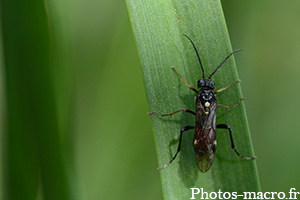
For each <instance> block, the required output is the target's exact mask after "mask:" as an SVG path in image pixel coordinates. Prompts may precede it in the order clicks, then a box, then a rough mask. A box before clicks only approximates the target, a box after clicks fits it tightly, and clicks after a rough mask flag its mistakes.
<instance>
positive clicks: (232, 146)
mask: <svg viewBox="0 0 300 200" xmlns="http://www.w3.org/2000/svg"><path fill="white" fill-rule="evenodd" d="M217 128H222V129H227V130H228V131H229V135H230V140H231V149H233V150H234V151H235V153H236V154H237V155H238V156H239V157H241V158H243V159H246V160H253V159H256V156H254V157H244V156H242V155H241V154H239V152H238V151H237V150H236V148H235V145H234V142H233V138H232V133H231V128H230V126H228V125H227V124H218V125H217Z"/></svg>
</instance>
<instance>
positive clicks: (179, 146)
mask: <svg viewBox="0 0 300 200" xmlns="http://www.w3.org/2000/svg"><path fill="white" fill-rule="evenodd" d="M193 128H194V126H185V127H183V128H182V129H181V131H180V138H179V143H178V148H177V152H176V153H175V155H174V156H173V158H172V160H171V161H170V162H169V163H168V164H166V165H164V166H162V167H158V168H157V169H158V170H161V169H164V168H166V167H168V166H169V165H170V164H171V163H172V162H173V161H174V160H175V158H176V156H177V155H178V153H179V152H180V148H181V140H182V133H183V132H185V131H188V130H190V129H193Z"/></svg>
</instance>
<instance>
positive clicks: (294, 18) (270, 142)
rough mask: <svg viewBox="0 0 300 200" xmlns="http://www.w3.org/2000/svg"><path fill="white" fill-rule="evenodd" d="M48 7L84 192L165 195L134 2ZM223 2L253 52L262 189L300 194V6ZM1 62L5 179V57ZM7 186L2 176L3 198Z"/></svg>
mask: <svg viewBox="0 0 300 200" xmlns="http://www.w3.org/2000/svg"><path fill="white" fill-rule="evenodd" d="M48 5H49V7H48V8H49V9H50V16H52V20H51V23H52V26H54V27H52V28H53V29H52V30H54V32H55V33H56V34H55V35H54V36H53V37H54V39H55V41H56V43H58V44H60V45H57V47H58V48H57V49H55V52H56V53H55V55H54V59H56V60H54V61H53V63H54V64H55V63H57V66H59V67H57V69H54V71H56V72H57V74H55V75H54V77H55V78H56V79H54V80H57V82H54V85H55V87H56V91H55V92H56V95H58V99H57V102H58V108H59V110H58V114H59V120H60V124H61V126H60V127H68V129H69V130H70V133H69V135H68V137H66V138H64V141H67V142H66V144H67V145H66V146H67V147H68V148H70V149H72V150H71V151H67V152H69V154H67V155H68V156H69V157H70V158H69V159H67V160H72V162H70V163H71V164H70V165H71V166H72V167H71V168H72V170H73V172H72V173H70V174H72V175H71V177H72V179H71V181H72V183H73V184H74V185H75V188H76V196H77V197H78V199H88V200H98V199H124V200H125V199H145V200H146V199H151V200H153V199H156V200H158V199H162V192H161V184H160V177H159V172H158V171H157V170H156V168H157V166H158V164H157V159H156V152H155V148H154V140H153V135H152V125H151V120H150V117H149V116H147V115H146V113H147V112H148V111H149V110H148V106H147V102H146V96H145V91H144V84H143V77H142V73H141V67H140V63H139V58H138V54H137V50H136V47H135V41H134V38H133V34H132V30H131V27H130V22H129V18H128V13H127V10H126V4H125V2H124V1H119V0H110V1H107V0H106V1H105V0H102V1H101V0H100V1H91V0H85V1H78V0H74V1H72V2H62V1H53V3H50V2H49V3H48ZM222 5H223V9H224V13H225V18H226V21H227V25H228V29H229V34H230V38H231V41H232V45H233V48H234V49H237V48H244V49H246V51H244V52H243V53H241V54H239V55H238V56H235V58H236V63H237V67H238V73H239V77H240V79H241V80H242V82H241V87H242V92H243V95H244V97H245V99H246V101H245V105H246V111H247V116H248V121H249V126H250V131H251V135H252V139H253V145H254V151H255V155H256V156H257V168H258V172H259V178H260V181H261V188H262V191H263V192H266V191H269V192H286V194H287V192H288V191H289V189H290V188H296V191H298V192H300V183H299V181H298V180H299V178H300V173H299V172H298V169H299V168H298V167H299V166H300V159H299V157H298V156H299V153H300V149H299V147H298V144H299V143H300V134H299V130H300V128H299V127H298V123H299V122H298V121H299V118H300V114H299V111H300V104H299V103H298V102H299V100H300V90H299V84H300V78H299V75H300V66H299V63H300V37H299V33H300V25H299V22H300V12H299V9H300V2H299V1H297V0H290V1H288V2H287V1H280V0H252V1H239V0H226V1H225V0H224V1H222ZM2 50H3V48H1V52H2ZM0 64H1V82H0V89H1V98H0V106H1V110H0V114H1V118H0V119H1V121H0V125H1V126H0V131H1V147H2V148H1V160H2V164H1V165H0V168H1V176H2V177H3V175H4V174H5V171H4V167H3V166H4V164H5V163H4V162H5V159H4V158H5V151H4V148H3V146H5V138H4V134H3V132H4V130H5V128H4V127H5V120H6V117H5V109H6V104H5V93H4V91H5V72H4V70H3V64H4V61H3V57H2V56H1V62H0ZM64 81H65V82H64ZM195 81H196V80H195ZM193 84H194V85H195V84H196V82H195V83H193ZM60 95H61V96H60ZM70 109H71V111H69V110H70ZM61 129H63V128H61ZM70 152H71V153H70ZM20 167H22V163H20ZM245 181H247V180H245ZM4 190H5V180H4V179H2V180H1V190H0V192H1V193H0V194H1V196H0V198H1V197H3V193H4V192H5V191H4Z"/></svg>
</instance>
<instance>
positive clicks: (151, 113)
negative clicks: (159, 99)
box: [148, 108, 196, 117]
mask: <svg viewBox="0 0 300 200" xmlns="http://www.w3.org/2000/svg"><path fill="white" fill-rule="evenodd" d="M182 111H184V112H187V113H191V114H193V115H196V113H195V112H194V111H191V110H190V109H187V108H183V109H181V110H177V111H175V112H172V113H170V114H162V115H161V114H158V113H155V112H148V115H157V116H160V117H164V116H172V115H174V114H176V113H179V112H182Z"/></svg>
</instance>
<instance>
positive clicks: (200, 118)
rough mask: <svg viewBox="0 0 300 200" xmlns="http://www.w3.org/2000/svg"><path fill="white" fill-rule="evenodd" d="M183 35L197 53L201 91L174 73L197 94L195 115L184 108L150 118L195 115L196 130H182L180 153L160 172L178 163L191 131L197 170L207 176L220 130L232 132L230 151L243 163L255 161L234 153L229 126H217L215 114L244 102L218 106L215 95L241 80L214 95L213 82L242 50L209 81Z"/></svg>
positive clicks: (194, 127) (189, 127)
mask: <svg viewBox="0 0 300 200" xmlns="http://www.w3.org/2000/svg"><path fill="white" fill-rule="evenodd" d="M183 35H184V36H185V37H187V38H188V39H189V40H190V42H191V43H192V45H193V47H194V49H195V52H196V54H197V57H198V60H199V63H200V66H201V69H202V73H203V78H202V79H199V80H198V88H201V89H200V91H199V92H198V91H197V90H196V89H195V88H193V87H192V86H190V85H189V84H188V83H187V81H186V79H184V78H183V77H182V76H181V75H180V74H179V73H178V72H177V71H176V70H175V68H174V67H172V69H173V70H174V71H175V72H176V73H177V74H178V75H179V76H180V77H181V78H182V80H183V81H184V82H185V84H186V85H187V86H188V87H189V88H190V89H191V90H193V91H195V92H196V93H197V96H196V112H193V111H191V110H189V109H186V108H184V109H181V110H177V111H175V112H173V113H170V114H163V115H161V114H158V113H155V112H150V113H148V114H149V115H150V114H155V115H158V116H172V115H174V114H175V113H178V112H182V111H184V112H188V113H191V114H193V115H195V126H185V127H183V128H182V129H181V131H180V138H179V143H178V149H177V152H176V154H175V155H174V157H173V158H172V160H171V161H170V162H169V163H168V164H166V165H164V166H163V167H160V168H158V169H159V170H160V169H164V168H166V167H167V166H168V165H170V164H171V163H172V162H173V160H175V158H176V156H177V154H178V153H179V152H180V146H181V140H182V134H183V132H185V131H188V130H190V129H194V139H193V146H194V151H195V159H196V163H197V166H198V168H199V170H200V171H201V172H203V173H204V172H207V171H208V170H209V169H210V167H211V166H212V164H213V162H214V158H215V153H216V147H217V135H216V129H217V128H222V129H227V130H228V131H229V135H230V139H231V148H232V149H233V150H234V151H235V152H236V154H237V155H238V156H239V157H241V158H243V159H247V160H251V159H255V158H256V157H244V156H242V155H240V154H239V152H238V151H237V150H236V149H235V146H234V142H233V138H232V133H231V128H230V126H228V125H226V124H218V125H217V123H216V113H217V112H216V110H217V107H223V108H226V109H230V108H234V107H235V106H237V105H238V104H239V103H240V102H241V101H242V100H244V98H242V99H241V100H239V101H238V102H237V103H236V104H235V105H233V106H231V107H227V106H223V105H219V104H217V97H216V94H217V93H219V92H221V91H224V90H226V89H228V88H229V87H231V86H233V85H234V84H237V83H239V82H240V80H238V81H236V82H234V83H232V84H231V85H229V86H227V87H225V88H222V89H220V90H216V91H213V90H214V88H215V83H214V82H213V81H211V80H210V78H211V77H212V75H213V74H214V73H215V72H216V71H217V70H218V69H219V68H220V67H221V66H222V65H223V63H224V62H225V61H226V60H227V59H228V58H229V57H230V56H231V55H232V54H234V53H235V52H238V51H241V50H242V49H238V50H235V51H233V52H232V53H230V54H229V55H228V56H227V57H226V58H225V59H224V60H223V62H222V63H221V64H220V65H219V66H218V67H217V68H216V69H215V71H213V73H211V74H210V76H209V77H208V78H205V74H204V70H203V66H202V63H201V60H200V56H199V54H198V51H197V49H196V46H195V45H194V43H193V41H192V40H191V39H190V38H189V37H188V36H186V35H185V34H183Z"/></svg>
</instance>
